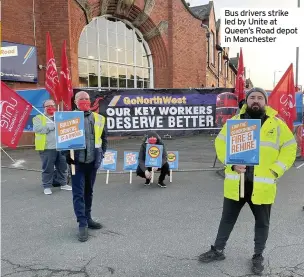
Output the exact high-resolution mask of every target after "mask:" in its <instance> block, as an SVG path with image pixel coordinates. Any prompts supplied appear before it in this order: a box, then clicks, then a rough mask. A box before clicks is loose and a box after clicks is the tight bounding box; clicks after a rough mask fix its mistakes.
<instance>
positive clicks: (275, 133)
mask: <svg viewBox="0 0 304 277" xmlns="http://www.w3.org/2000/svg"><path fill="white" fill-rule="evenodd" d="M246 107H247V105H243V107H242V109H241V111H240V113H239V114H238V115H236V116H234V117H233V118H232V119H240V115H241V114H244V113H245V111H246ZM265 110H266V115H267V116H268V118H267V119H266V121H265V122H264V124H263V126H262V127H261V132H260V164H259V165H256V166H254V174H253V175H254V176H253V192H252V195H251V201H252V203H253V204H257V205H259V204H272V203H274V201H275V197H276V190H277V188H276V182H277V179H278V178H280V177H281V176H283V174H284V173H285V172H286V171H287V170H288V169H289V168H290V167H291V166H292V165H293V163H294V161H295V159H296V152H297V144H296V140H295V138H294V136H293V133H292V132H291V131H290V130H289V128H288V126H287V125H286V124H285V123H284V122H283V121H282V120H281V119H279V118H277V117H276V115H277V111H275V110H274V109H272V108H271V107H268V106H266V107H265ZM226 136H227V125H226V124H225V125H224V127H223V128H222V130H221V132H220V133H219V134H218V136H217V137H216V139H215V149H216V153H217V157H218V159H219V160H220V161H221V162H222V163H223V164H225V158H226ZM272 171H273V172H275V173H276V174H277V178H276V176H275V175H274V174H273V172H272ZM239 186H240V174H238V173H237V172H235V171H233V170H232V165H226V166H225V180H224V197H226V198H229V199H232V200H235V201H239V199H240V195H239Z"/></svg>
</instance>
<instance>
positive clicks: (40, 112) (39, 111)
mask: <svg viewBox="0 0 304 277" xmlns="http://www.w3.org/2000/svg"><path fill="white" fill-rule="evenodd" d="M31 106H32V108H33V109H34V110H36V111H37V112H38V113H40V114H41V115H43V116H44V117H45V118H46V119H47V120H48V121H49V122H50V123H53V121H52V120H51V119H49V118H48V117H47V116H46V115H45V114H44V113H42V112H41V111H39V110H38V109H37V108H36V107H35V106H33V105H31Z"/></svg>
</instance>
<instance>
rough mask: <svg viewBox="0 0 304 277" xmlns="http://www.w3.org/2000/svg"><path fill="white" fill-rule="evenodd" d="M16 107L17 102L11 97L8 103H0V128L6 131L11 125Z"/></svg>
mask: <svg viewBox="0 0 304 277" xmlns="http://www.w3.org/2000/svg"><path fill="white" fill-rule="evenodd" d="M16 106H17V100H16V99H15V98H13V97H11V99H10V101H5V100H1V101H0V115H1V127H2V128H6V129H8V128H9V127H10V125H11V123H12V119H13V115H14V114H15V113H16V112H15V107H16Z"/></svg>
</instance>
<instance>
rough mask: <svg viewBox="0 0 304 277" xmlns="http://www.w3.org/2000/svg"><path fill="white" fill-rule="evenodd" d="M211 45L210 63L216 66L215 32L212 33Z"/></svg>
mask: <svg viewBox="0 0 304 277" xmlns="http://www.w3.org/2000/svg"><path fill="white" fill-rule="evenodd" d="M209 44H210V49H209V50H210V62H211V64H213V65H215V62H214V60H215V59H214V53H215V52H214V47H215V45H214V33H213V32H211V33H210V38H209Z"/></svg>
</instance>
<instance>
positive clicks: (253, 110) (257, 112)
mask: <svg viewBox="0 0 304 277" xmlns="http://www.w3.org/2000/svg"><path fill="white" fill-rule="evenodd" d="M246 112H247V114H248V115H249V116H250V117H251V118H257V119H258V118H261V116H263V115H264V114H265V109H264V107H261V106H260V105H259V104H258V103H253V104H252V105H251V106H250V107H247V109H246Z"/></svg>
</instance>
